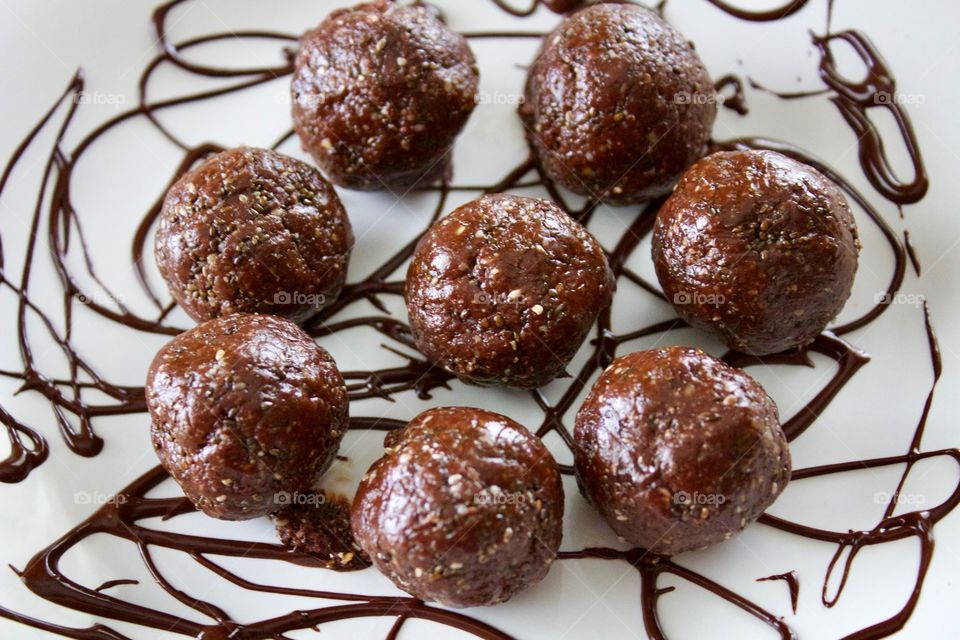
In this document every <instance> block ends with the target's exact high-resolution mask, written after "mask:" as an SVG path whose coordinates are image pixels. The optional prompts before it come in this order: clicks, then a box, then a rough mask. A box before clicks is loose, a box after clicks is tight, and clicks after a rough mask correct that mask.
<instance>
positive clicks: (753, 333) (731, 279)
mask: <svg viewBox="0 0 960 640" xmlns="http://www.w3.org/2000/svg"><path fill="white" fill-rule="evenodd" d="M859 251H860V242H859V240H858V237H857V228H856V224H855V223H854V220H853V214H851V212H850V206H849V205H848V204H847V200H846V198H844V196H843V193H842V192H841V191H840V188H839V187H837V185H836V184H834V183H833V182H832V181H830V180H829V179H828V178H827V177H825V176H824V175H823V174H821V173H820V172H819V171H817V170H816V169H814V168H813V167H810V166H807V165H805V164H802V163H800V162H797V161H796V160H793V159H791V158H788V157H787V156H784V155H782V154H780V153H776V152H774V151H723V152H718V153H714V154H712V155H710V156H707V157H706V158H704V159H702V160H700V161H699V162H697V163H696V164H695V165H693V166H692V167H690V169H689V170H688V171H687V172H686V173H684V175H683V178H682V179H681V180H680V183H679V184H678V185H677V188H676V190H675V191H674V192H673V195H671V196H670V198H669V199H668V200H667V201H666V203H665V204H664V205H663V206H662V207H661V208H660V212H659V213H658V214H657V221H656V226H655V228H654V232H653V260H654V266H655V267H656V272H657V277H658V278H659V280H660V284H661V286H662V287H663V291H664V294H665V295H666V297H667V300H669V301H670V302H671V303H673V305H674V307H675V308H676V310H677V313H678V314H679V315H680V317H681V318H683V319H684V320H686V321H687V322H688V323H690V324H691V325H693V326H696V327H699V328H702V329H706V330H708V331H711V332H713V333H715V334H716V335H718V336H719V337H720V338H721V339H723V340H724V341H725V342H726V343H727V344H728V345H729V346H730V347H732V348H733V349H736V350H738V351H742V352H746V353H751V354H754V355H765V354H770V353H777V352H780V351H784V350H786V349H790V348H793V347H799V346H803V345H805V344H807V343H809V342H811V341H812V340H813V339H814V338H815V337H816V336H817V335H818V334H819V333H820V332H821V331H823V329H824V328H825V327H826V326H827V323H829V322H830V321H831V320H832V319H833V318H834V317H835V316H836V315H837V314H838V313H839V312H840V310H841V309H842V308H843V305H844V303H845V302H846V301H847V298H849V297H850V290H851V288H852V286H853V277H854V274H855V273H856V270H857V255H858V253H859Z"/></svg>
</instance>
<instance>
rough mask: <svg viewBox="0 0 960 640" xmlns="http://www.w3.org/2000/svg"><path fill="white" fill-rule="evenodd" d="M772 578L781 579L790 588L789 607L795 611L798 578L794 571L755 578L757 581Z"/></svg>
mask: <svg viewBox="0 0 960 640" xmlns="http://www.w3.org/2000/svg"><path fill="white" fill-rule="evenodd" d="M773 580H783V581H784V582H786V583H787V588H788V589H790V607H791V608H792V609H793V612H794V613H796V612H797V599H798V598H799V597H800V579H799V578H797V572H796V571H788V572H787V573H778V574H775V575H772V576H767V577H766V578H757V582H771V581H773Z"/></svg>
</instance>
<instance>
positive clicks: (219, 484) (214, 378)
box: [146, 314, 348, 520]
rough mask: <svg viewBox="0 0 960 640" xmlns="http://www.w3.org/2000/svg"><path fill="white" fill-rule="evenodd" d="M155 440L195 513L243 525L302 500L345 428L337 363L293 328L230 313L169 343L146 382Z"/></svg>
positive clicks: (285, 322)
mask: <svg viewBox="0 0 960 640" xmlns="http://www.w3.org/2000/svg"><path fill="white" fill-rule="evenodd" d="M146 397H147V408H148V409H149V410H150V418H151V426H150V433H151V440H152V441H153V446H154V449H155V450H156V452H157V455H158V456H159V457H160V462H161V464H162V465H163V467H164V468H165V469H166V470H167V471H168V472H169V473H170V475H171V476H173V478H174V479H175V480H176V481H177V482H178V483H179V484H180V487H181V488H182V489H183V491H184V493H185V494H186V495H187V497H188V498H190V499H191V500H192V501H193V503H194V504H195V505H196V506H197V508H199V509H200V510H201V511H203V512H204V513H206V514H207V515H210V516H213V517H215V518H223V519H226V520H246V519H249V518H255V517H258V516H263V515H266V514H269V513H272V512H273V511H276V510H277V509H278V506H279V505H278V501H277V497H278V496H279V495H289V494H291V493H294V492H300V491H308V490H309V489H310V488H311V487H312V486H313V483H314V482H316V481H317V480H318V479H319V478H320V476H321V474H323V472H324V471H326V470H327V468H328V467H329V466H330V464H331V463H332V462H333V459H334V456H335V455H336V453H337V448H338V447H339V445H340V440H341V439H342V438H343V434H344V433H345V432H346V429H347V426H348V425H347V415H348V406H347V390H346V387H345V386H344V382H343V378H342V377H341V376H340V372H339V371H338V370H337V366H336V363H334V361H333V358H331V357H330V355H329V354H328V353H327V352H326V351H325V350H323V349H322V348H321V347H319V346H317V344H316V343H315V342H314V341H313V339H312V338H310V336H308V335H307V334H306V333H304V332H303V330H301V329H300V328H299V327H298V326H297V325H295V324H293V323H292V322H290V321H289V320H285V319H282V318H279V317H276V316H269V315H259V314H235V315H232V316H227V317H225V318H218V319H215V320H210V321H208V322H205V323H204V324H201V325H199V326H198V327H196V328H194V329H191V330H190V331H187V332H186V333H182V334H180V335H179V336H177V337H176V338H174V339H173V340H171V341H170V342H169V343H167V344H166V345H165V346H164V347H163V348H162V349H161V350H160V351H159V352H158V353H157V355H156V357H155V358H154V359H153V363H152V364H151V365H150V370H149V372H148V374H147V385H146Z"/></svg>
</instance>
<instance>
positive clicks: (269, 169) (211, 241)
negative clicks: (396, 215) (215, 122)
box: [154, 147, 353, 322]
mask: <svg viewBox="0 0 960 640" xmlns="http://www.w3.org/2000/svg"><path fill="white" fill-rule="evenodd" d="M154 248H155V254H156V259H157V267H158V268H159V269H160V274H161V275H162V276H163V278H164V279H165V280H166V282H167V286H168V288H169V289H170V293H171V294H172V295H173V298H174V299H175V300H176V301H177V303H178V304H179V305H180V306H181V307H183V309H184V311H186V312H187V314H188V315H190V317H191V318H193V319H194V320H196V321H198V322H202V321H204V320H209V319H211V318H217V317H220V316H226V315H229V314H231V313H238V312H258V313H272V314H275V315H282V316H285V317H288V318H290V319H291V320H294V321H295V322H298V321H300V320H303V319H304V318H306V317H307V316H309V315H310V314H312V313H314V312H316V311H317V310H319V309H322V308H323V307H324V306H326V305H329V304H331V303H332V302H333V301H334V300H335V299H336V297H337V296H338V295H339V293H340V290H341V289H342V288H343V283H344V281H345V279H346V275H347V263H348V262H349V260H350V251H351V249H352V248H353V231H352V230H351V227H350V221H349V220H348V219H347V213H346V211H344V209H343V206H342V205H341V204H340V199H339V198H338V197H337V194H336V192H335V191H334V190H333V187H332V186H331V185H330V183H329V182H327V181H326V180H324V178H323V176H321V175H320V173H319V172H318V171H317V170H316V169H314V168H313V167H311V166H310V165H308V164H306V163H304V162H301V161H299V160H296V159H295V158H291V157H289V156H285V155H283V154H281V153H277V152H276V151H271V150H269V149H256V148H251V147H240V148H237V149H230V150H228V151H223V152H221V153H218V154H215V155H213V156H210V157H209V158H207V159H206V160H204V161H203V162H201V163H200V164H199V165H198V166H197V167H196V168H194V169H192V170H191V171H188V172H187V173H185V174H184V175H183V176H181V178H180V179H179V180H177V181H176V182H175V183H174V184H173V186H171V187H170V189H169V191H167V195H166V197H165V198H164V201H163V208H162V209H161V212H160V221H159V227H158V229H157V235H156V241H155V247H154Z"/></svg>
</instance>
